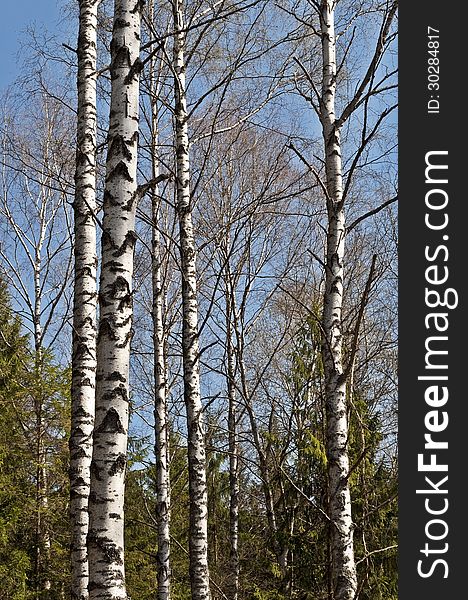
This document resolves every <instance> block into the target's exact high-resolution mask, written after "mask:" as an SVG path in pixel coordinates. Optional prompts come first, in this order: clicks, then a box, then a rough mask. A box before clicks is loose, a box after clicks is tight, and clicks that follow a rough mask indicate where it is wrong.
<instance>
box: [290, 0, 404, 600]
mask: <svg viewBox="0 0 468 600" xmlns="http://www.w3.org/2000/svg"><path fill="white" fill-rule="evenodd" d="M342 4H343V5H344V10H345V9H346V8H348V13H346V20H345V22H346V24H347V23H349V22H350V21H351V20H353V19H358V18H359V17H361V16H362V15H364V14H366V12H368V11H370V10H371V9H372V8H374V10H375V7H371V6H364V5H363V6H360V7H354V6H353V5H352V4H349V5H347V4H346V3H341V2H336V1H335V0H323V1H321V2H313V3H312V5H313V7H314V11H315V13H316V16H317V18H318V27H317V29H316V28H315V27H314V25H313V24H312V23H311V22H310V21H309V22H308V26H309V28H310V30H311V31H312V33H313V34H314V35H317V36H318V37H319V39H320V43H321V65H320V71H321V77H320V79H319V82H320V83H319V84H318V85H317V84H315V80H316V75H315V73H314V72H309V71H308V70H307V68H306V66H305V65H304V64H303V63H302V62H301V61H300V60H299V59H298V58H297V57H296V58H295V61H296V63H297V65H298V66H299V68H300V71H301V73H302V75H303V76H304V77H305V79H306V80H307V85H309V86H310V88H311V89H309V96H307V97H308V100H309V102H310V103H311V105H312V108H313V109H314V111H315V112H316V114H317V116H318V119H319V121H320V124H321V129H322V145H323V155H324V159H323V161H324V162H323V165H324V171H325V177H324V178H322V177H321V175H320V174H319V170H315V169H314V168H313V167H312V166H311V165H310V164H309V162H308V161H307V159H305V158H304V156H303V155H302V154H301V153H300V152H298V151H297V149H295V148H294V146H292V148H293V149H294V150H295V151H296V154H297V155H298V156H299V158H300V159H301V160H302V161H303V162H304V163H305V164H306V165H307V166H308V168H309V169H310V170H311V171H312V172H313V173H314V174H315V176H316V179H317V181H318V183H319V185H320V187H321V188H322V192H323V195H324V199H325V203H326V207H327V224H326V250H325V261H324V262H323V267H324V272H325V290H324V294H323V313H322V319H321V324H322V334H323V339H322V356H323V367H324V377H325V410H326V421H327V439H326V447H327V458H328V486H329V488H328V501H329V506H328V516H329V518H330V544H331V575H332V597H333V599H334V600H352V599H354V598H355V596H356V593H357V589H358V581H357V574H356V561H355V556H354V544H353V529H354V525H353V519H352V509H351V495H350V488H349V473H350V464H349V449H348V434H349V423H348V413H349V405H348V398H347V382H348V379H349V375H350V370H351V366H352V364H353V361H354V353H355V351H356V344H353V346H354V348H352V350H351V352H350V354H351V356H347V357H346V358H345V356H344V351H343V336H344V331H343V316H342V314H343V289H344V287H343V280H344V274H345V264H346V255H345V237H346V233H347V226H346V214H345V202H346V199H347V194H348V192H349V189H350V186H351V184H352V181H353V177H354V176H355V173H356V169H357V167H358V165H359V161H360V159H361V158H362V155H363V153H364V151H365V149H366V147H367V146H368V144H369V143H370V141H372V140H373V138H374V136H375V134H376V132H377V131H378V129H379V126H380V125H381V123H382V121H383V120H384V119H385V118H386V117H387V116H388V114H390V112H391V110H392V109H391V108H386V109H384V110H383V111H382V112H381V113H380V114H379V116H378V117H377V118H376V119H375V120H374V122H373V125H370V120H371V119H370V113H369V103H370V101H371V99H372V98H375V97H377V96H379V95H382V94H384V93H385V92H387V91H389V90H391V89H392V88H394V87H395V84H394V83H393V82H392V80H391V78H392V76H394V71H391V70H390V69H384V70H383V73H382V74H381V76H379V75H378V73H379V71H378V70H379V67H380V66H381V61H382V57H383V55H384V53H385V52H386V50H388V47H389V44H390V43H391V41H392V40H393V39H394V35H393V34H392V33H391V25H392V21H393V19H394V16H395V13H396V9H397V3H396V2H388V3H386V4H385V6H383V7H381V10H382V13H383V18H382V21H381V25H380V27H379V31H378V35H377V42H376V45H375V50H374V52H373V55H372V58H371V60H370V62H369V65H368V67H367V68H366V69H365V70H364V74H363V75H362V77H361V78H360V80H359V81H358V83H357V85H356V91H355V93H354V94H353V95H352V96H351V98H349V100H348V101H347V102H345V104H344V106H343V107H341V102H340V101H339V100H338V91H341V88H340V86H341V85H342V83H343V79H342V71H343V69H344V68H345V64H346V60H347V57H348V55H349V54H350V53H351V54H352V43H353V38H354V32H353V33H352V34H350V35H351V37H350V40H349V42H348V43H347V44H346V45H345V46H344V51H343V56H342V58H341V59H338V58H337V51H338V50H339V49H341V48H339V47H338V42H337V40H338V39H339V38H340V37H342V38H343V36H344V34H345V32H346V26H345V29H343V31H339V32H337V31H336V20H337V14H336V11H337V9H338V8H341V5H342ZM342 22H343V21H342ZM344 39H346V37H344ZM340 100H341V96H340ZM359 111H363V114H364V116H363V125H362V129H361V141H360V144H359V146H358V149H357V151H356V152H355V154H354V157H353V160H352V161H351V165H350V168H348V170H347V173H346V179H345V173H344V169H343V159H342V153H343V143H342V131H343V127H344V125H345V124H347V123H348V121H349V119H350V117H351V116H353V115H354V116H356V114H358V113H359ZM361 114H362V113H361ZM344 179H345V182H344ZM377 210H378V209H377ZM374 212H376V211H374ZM348 230H349V229H348ZM357 335H358V330H357V329H356V331H355V336H354V337H355V339H357Z"/></svg>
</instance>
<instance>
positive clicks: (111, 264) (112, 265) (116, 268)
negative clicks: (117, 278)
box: [103, 260, 125, 273]
mask: <svg viewBox="0 0 468 600" xmlns="http://www.w3.org/2000/svg"><path fill="white" fill-rule="evenodd" d="M103 269H107V270H108V271H110V272H111V273H119V272H122V271H125V268H124V267H123V266H122V263H120V262H118V261H116V260H109V261H108V262H106V263H105V264H104V265H103Z"/></svg>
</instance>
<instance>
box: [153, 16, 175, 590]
mask: <svg viewBox="0 0 468 600" xmlns="http://www.w3.org/2000/svg"><path fill="white" fill-rule="evenodd" d="M153 16H154V15H153V7H152V6H151V14H150V19H151V22H152V21H153ZM150 85H151V112H152V114H151V120H152V123H151V125H152V132H151V145H152V149H151V150H152V151H151V157H152V179H153V181H156V180H157V179H158V177H159V175H160V173H159V160H158V108H157V101H156V96H157V89H156V84H155V73H154V60H153V61H151V69H150ZM160 207H161V200H160V198H159V195H158V188H157V186H156V185H155V186H154V187H153V188H152V194H151V210H152V220H153V230H152V285H153V307H152V311H153V348H154V386H155V405H154V435H155V444H154V456H155V460H156V519H157V523H158V551H157V569H158V577H157V579H158V591H157V597H158V600H170V598H171V562H170V555H171V537H170V521H171V497H170V474H169V423H168V409H167V369H166V364H167V363H166V353H165V345H166V331H165V326H164V304H165V290H164V286H163V283H162V265H161V241H160V235H159V229H158V226H159V219H160Z"/></svg>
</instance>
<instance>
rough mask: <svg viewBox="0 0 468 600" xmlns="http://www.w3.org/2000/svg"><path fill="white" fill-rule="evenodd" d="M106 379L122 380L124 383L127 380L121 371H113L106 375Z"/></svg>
mask: <svg viewBox="0 0 468 600" xmlns="http://www.w3.org/2000/svg"><path fill="white" fill-rule="evenodd" d="M106 381H122V382H123V383H125V382H126V381H127V380H126V378H125V377H124V376H123V375H122V373H119V372H118V371H113V372H112V373H111V374H110V375H108V376H107V377H106Z"/></svg>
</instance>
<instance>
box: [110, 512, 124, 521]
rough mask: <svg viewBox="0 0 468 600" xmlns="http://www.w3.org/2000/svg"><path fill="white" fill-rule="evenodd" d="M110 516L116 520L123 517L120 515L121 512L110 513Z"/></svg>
mask: <svg viewBox="0 0 468 600" xmlns="http://www.w3.org/2000/svg"><path fill="white" fill-rule="evenodd" d="M109 518H110V519H115V520H117V521H118V520H120V519H121V518H122V517H121V516H120V515H119V513H109Z"/></svg>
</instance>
